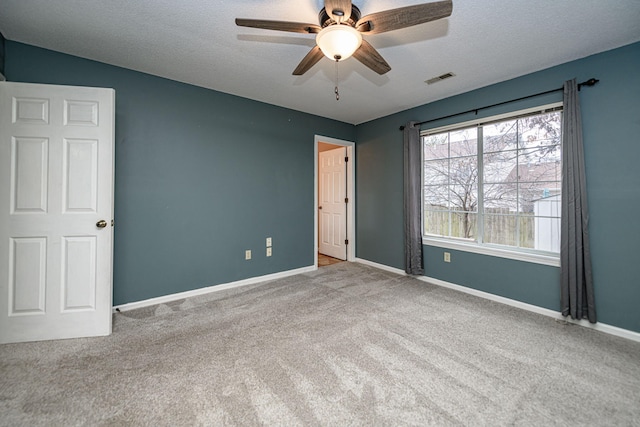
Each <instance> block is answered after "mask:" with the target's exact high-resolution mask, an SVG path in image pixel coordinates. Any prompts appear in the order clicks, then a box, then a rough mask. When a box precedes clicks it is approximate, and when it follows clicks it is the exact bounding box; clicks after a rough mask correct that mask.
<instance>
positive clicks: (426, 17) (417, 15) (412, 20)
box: [356, 0, 453, 34]
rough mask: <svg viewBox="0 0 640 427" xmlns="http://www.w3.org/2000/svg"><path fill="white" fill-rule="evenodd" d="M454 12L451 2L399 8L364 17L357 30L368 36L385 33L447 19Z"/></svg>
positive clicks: (357, 24)
mask: <svg viewBox="0 0 640 427" xmlns="http://www.w3.org/2000/svg"><path fill="white" fill-rule="evenodd" d="M452 11H453V2H452V1H451V0H444V1H437V2H433V3H424V4H417V5H414V6H407V7H399V8H397V9H390V10H385V11H382V12H377V13H372V14H371V15H366V16H364V17H362V18H361V19H360V20H358V22H357V23H356V29H357V30H358V31H360V32H363V33H367V34H378V33H384V32H387V31H392V30H399V29H400V28H406V27H411V26H413V25H418V24H423V23H425V22H429V21H435V20H436V19H441V18H446V17H447V16H449V15H451V12H452Z"/></svg>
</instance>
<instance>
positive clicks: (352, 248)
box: [313, 135, 356, 268]
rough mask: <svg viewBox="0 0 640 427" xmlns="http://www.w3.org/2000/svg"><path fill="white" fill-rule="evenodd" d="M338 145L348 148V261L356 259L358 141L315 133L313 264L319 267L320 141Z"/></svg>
mask: <svg viewBox="0 0 640 427" xmlns="http://www.w3.org/2000/svg"><path fill="white" fill-rule="evenodd" d="M320 142H324V143H326V144H331V145H337V146H341V147H346V148H347V156H348V157H349V161H348V162H347V176H346V178H347V196H346V197H348V198H349V203H348V204H347V240H349V244H348V245H347V261H355V259H356V193H355V182H356V167H355V166H356V150H355V148H356V143H355V142H353V141H345V140H342V139H336V138H330V137H328V136H322V135H315V137H314V142H313V181H314V182H313V236H314V238H313V265H314V266H315V267H316V268H318V182H319V181H318V173H319V171H318V143H320Z"/></svg>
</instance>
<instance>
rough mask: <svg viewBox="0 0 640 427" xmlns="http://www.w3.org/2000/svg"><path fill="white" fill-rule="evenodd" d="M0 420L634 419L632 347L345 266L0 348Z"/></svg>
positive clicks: (638, 416) (638, 377)
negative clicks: (96, 329) (82, 335)
mask: <svg viewBox="0 0 640 427" xmlns="http://www.w3.org/2000/svg"><path fill="white" fill-rule="evenodd" d="M0 425H4V426H21V425H25V426H38V425H41V426H70V425H87V426H100V425H105V426H106V425H124V426H128V425H147V426H168V425H172V426H175V425H180V426H192V425H206V426H224V425H230V426H260V425H269V426H271V425H273V426H297V425H309V426H378V425H379V426H405V425H415V426H424V425H437V426H444V425H469V426H489V425H490V426H503V425H530V426H547V425H601V426H605V425H606V426H608V425H624V426H633V425H636V426H637V425H640V343H637V342H632V341H628V340H624V339H621V338H617V337H613V336H609V335H605V334H602V333H600V332H597V331H594V330H589V329H586V328H582V327H580V326H574V325H569V324H563V323H561V322H556V321H554V320H552V319H549V318H546V317H542V316H539V315H536V314H532V313H529V312H525V311H521V310H518V309H515V308H512V307H509V306H504V305H501V304H497V303H493V302H489V301H486V300H482V299H479V298H476V297H473V296H470V295H466V294H461V293H457V292H455V291H452V290H449V289H444V288H439V287H436V286H431V285H428V284H425V283H424V282H421V281H418V280H415V279H412V278H409V277H402V276H397V275H394V274H392V273H389V272H385V271H381V270H378V269H375V268H372V267H368V266H364V265H361V264H353V263H347V262H343V263H339V264H335V265H332V266H329V267H324V268H321V269H319V270H317V271H315V272H312V273H308V274H302V275H297V276H292V277H288V278H285V279H281V280H274V281H271V282H268V283H264V284H260V285H253V286H247V287H243V288H236V289H232V290H227V291H221V292H215V293H212V294H209V295H205V296H200V297H195V298H190V299H186V300H182V301H176V302H174V303H170V304H161V305H158V306H154V307H149V308H145V309H139V310H134V311H129V312H123V313H118V314H115V315H114V332H113V334H112V335H111V336H110V337H106V338H88V339H74V340H64V341H56V342H38V343H22V344H9V345H2V346H0Z"/></svg>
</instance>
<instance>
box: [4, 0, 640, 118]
mask: <svg viewBox="0 0 640 427" xmlns="http://www.w3.org/2000/svg"><path fill="white" fill-rule="evenodd" d="M423 2H424V1H420V0H354V1H353V3H354V4H355V5H356V6H358V7H359V8H360V10H361V12H362V14H363V16H364V15H365V14H369V13H373V12H378V11H381V10H386V9H393V8H397V7H403V6H409V5H413V4H419V3H423ZM323 5H324V1H323V0H280V1H275V0H271V1H266V0H241V1H240V0H179V1H176V0H109V1H105V0H84V1H79V0H55V1H53V0H0V32H2V33H3V34H4V36H5V38H7V39H9V40H14V41H18V42H23V43H27V44H31V45H35V46H40V47H44V48H47V49H52V50H56V51H60V52H65V53H69V54H72V55H77V56H81V57H84V58H89V59H94V60H97V61H101V62H105V63H108V64H113V65H118V66H121V67H126V68H129V69H133V70H137V71H142V72H145V73H149V74H153V75H157V76H161V77H166V78H169V79H173V80H178V81H181V82H186V83H191V84H194V85H197V86H202V87H205V88H210V89H215V90H218V91H222V92H226V93H230V94H234V95H238V96H242V97H246V98H251V99H255V100H258V101H263V102H267V103H269V104H275V105H279V106H283V107H288V108H292V109H295V110H299V111H304V112H307V113H311V114H316V115H319V116H323V117H328V118H332V119H336V120H340V121H343V122H347V123H352V124H359V123H363V122H365V121H369V120H372V119H375V118H378V117H382V116H386V115H388V114H392V113H395V112H398V111H402V110H405V109H408V108H411V107H415V106H418V105H422V104H426V103H429V102H432V101H435V100H438V99H442V98H446V97H449V96H452V95H455V94H459V93H463V92H467V91H469V90H472V89H476V88H479V87H483V86H487V85H489V84H492V83H496V82H500V81H503V80H506V79H510V78H514V77H517V76H521V75H524V74H528V73H530V72H533V71H537V70H541V69H544V68H548V67H551V66H554V65H558V64H561V63H564V62H567V61H571V60H574V59H578V58H582V57H585V56H588V55H591V54H594V53H598V52H602V51H605V50H609V49H613V48H616V47H619V46H623V45H626V44H629V43H633V42H636V41H639V40H640V1H639V0H535V1H534V0H453V13H452V15H451V16H450V17H449V18H446V19H442V20H439V21H434V22H431V23H427V24H422V25H418V26H415V27H411V28H406V29H402V30H396V31H392V32H389V33H384V34H377V35H370V36H365V39H367V40H368V41H369V42H370V43H371V44H372V45H373V46H374V47H375V48H376V49H377V50H378V52H380V54H381V55H382V56H383V57H384V58H385V59H386V60H387V62H388V63H389V64H390V65H391V67H392V70H391V71H390V72H389V73H387V74H385V75H383V76H379V75H378V74H376V73H374V72H373V71H371V70H369V69H368V68H366V67H365V66H364V65H362V64H361V63H359V62H358V61H357V60H355V59H353V58H350V59H348V60H345V61H344V62H341V63H340V64H339V82H340V84H339V86H340V100H339V101H336V100H335V96H334V93H333V88H334V81H335V64H334V63H332V62H331V61H330V60H328V59H326V58H325V59H322V60H321V61H320V62H319V63H318V64H316V65H315V66H314V67H313V68H311V70H310V71H308V72H307V73H306V74H305V75H303V76H293V75H291V72H292V71H293V70H294V68H295V67H296V66H297V65H298V63H299V62H300V60H301V59H302V58H303V57H304V56H305V55H306V53H307V52H308V51H309V50H310V49H311V48H312V47H313V46H314V43H315V42H314V36H313V35H307V34H299V33H286V32H278V31H269V30H259V29H253V28H243V27H237V26H236V25H235V23H234V19H235V18H255V19H271V20H283V21H296V22H308V23H317V22H318V12H319V10H320V9H321V8H322V7H323ZM446 72H453V73H455V74H456V77H454V78H451V79H448V80H444V81H441V82H438V83H436V84H434V85H426V84H425V83H424V81H425V80H427V79H429V78H431V77H434V76H438V75H440V74H443V73H446ZM594 77H597V76H594Z"/></svg>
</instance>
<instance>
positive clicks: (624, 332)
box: [355, 258, 640, 342]
mask: <svg viewBox="0 0 640 427" xmlns="http://www.w3.org/2000/svg"><path fill="white" fill-rule="evenodd" d="M355 261H356V262H359V263H361V264H365V265H369V266H371V267H375V268H379V269H381V270H385V271H390V272H392V273H396V274H400V275H403V276H406V275H407V274H406V273H405V272H404V271H403V270H400V269H399V268H394V267H389V266H387V265H383V264H378V263H376V262H372V261H368V260H364V259H360V258H356V260H355ZM412 277H415V278H416V279H418V280H421V281H423V282H427V283H431V284H432V285H436V286H442V287H443V288H449V289H453V290H455V291H458V292H464V293H466V294H470V295H474V296H477V297H480V298H484V299H488V300H491V301H495V302H499V303H501V304H506V305H510V306H512V307H516V308H520V309H522V310H527V311H532V312H534V313H538V314H542V315H543V316H548V317H551V318H553V319H557V320H561V321H563V322H567V323H572V324H575V325H580V326H584V327H585V328H589V329H595V330H596V331H600V332H604V333H607V334H610V335H615V336H618V337H622V338H626V339H628V340H631V341H636V342H640V333H639V332H634V331H630V330H628V329H623V328H618V327H617V326H612V325H608V324H606V323H600V322H598V323H595V324H594V323H589V322H588V321H587V320H574V319H572V318H570V317H564V316H563V315H562V313H560V312H559V311H554V310H549V309H548V308H543V307H539V306H537V305H533V304H527V303H524V302H521V301H516V300H513V299H511V298H505V297H501V296H499V295H494V294H490V293H488V292H483V291H479V290H477V289H473V288H468V287H466V286H461V285H456V284H455V283H450V282H445V281H444V280H440V279H435V278H433V277H428V276H412Z"/></svg>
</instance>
